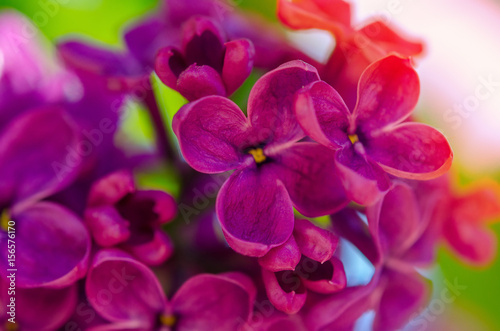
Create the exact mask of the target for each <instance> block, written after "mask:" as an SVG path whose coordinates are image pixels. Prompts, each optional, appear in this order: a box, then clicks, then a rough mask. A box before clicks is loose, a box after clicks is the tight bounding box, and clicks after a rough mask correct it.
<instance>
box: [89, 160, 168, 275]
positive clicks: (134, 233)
mask: <svg viewBox="0 0 500 331" xmlns="http://www.w3.org/2000/svg"><path fill="white" fill-rule="evenodd" d="M176 210H177V207H176V204H175V200H174V198H172V197H171V196H170V195H168V194H167V193H165V192H162V191H153V190H149V191H146V190H137V189H136V187H135V184H134V180H133V177H132V174H131V173H130V172H128V171H125V170H123V171H116V172H114V173H112V174H110V175H108V176H106V177H104V178H102V179H100V180H99V181H97V182H96V183H94V185H93V186H92V188H91V190H90V194H89V199H88V204H87V209H86V211H85V222H86V223H87V225H88V227H89V229H90V232H91V233H92V237H93V238H94V240H95V241H96V243H97V244H98V245H100V246H102V247H112V246H117V247H119V248H121V249H123V250H125V251H127V252H129V253H130V254H132V255H133V256H134V257H135V258H137V259H138V260H139V261H141V262H143V263H145V264H148V265H158V264H161V263H163V262H165V260H167V259H168V258H169V257H170V256H171V255H172V252H173V246H172V243H171V241H170V239H169V238H168V236H167V235H166V234H165V233H164V232H163V231H162V229H161V225H162V224H164V223H166V222H169V221H171V220H172V219H173V218H174V216H175V213H176Z"/></svg>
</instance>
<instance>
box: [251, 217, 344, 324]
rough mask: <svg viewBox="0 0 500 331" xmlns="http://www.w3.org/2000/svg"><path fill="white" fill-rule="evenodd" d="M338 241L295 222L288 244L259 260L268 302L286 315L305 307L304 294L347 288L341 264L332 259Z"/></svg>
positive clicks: (276, 248) (318, 230)
mask: <svg viewBox="0 0 500 331" xmlns="http://www.w3.org/2000/svg"><path fill="white" fill-rule="evenodd" d="M337 244H338V238H337V237H336V236H335V235H334V234H333V233H331V232H330V231H328V230H325V229H321V228H319V227H317V226H315V225H313V224H312V223H311V222H309V221H306V220H301V219H298V220H295V227H294V230H293V234H292V236H290V238H289V239H288V241H287V242H286V243H285V244H283V245H281V246H278V247H275V248H273V249H271V250H270V251H269V252H268V253H267V254H266V255H264V256H263V257H261V258H259V263H260V265H261V266H262V277H263V279H264V285H265V287H266V292H267V296H268V298H269V300H270V301H271V302H272V303H273V305H274V306H275V307H276V308H277V309H279V310H281V311H283V312H285V313H287V314H295V313H297V312H298V311H299V310H300V309H301V308H302V307H303V305H304V303H305V301H306V298H307V292H308V290H309V291H313V292H318V293H323V294H329V293H335V292H338V291H340V290H342V289H343V288H344V287H345V286H346V276H345V272H344V267H343V265H342V262H341V261H340V260H339V259H338V258H336V257H334V256H333V253H334V252H335V249H336V248H337Z"/></svg>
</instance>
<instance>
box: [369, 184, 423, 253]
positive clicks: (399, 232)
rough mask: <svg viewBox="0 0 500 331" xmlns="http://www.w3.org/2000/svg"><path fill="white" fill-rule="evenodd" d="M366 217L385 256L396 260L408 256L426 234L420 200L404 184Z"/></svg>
mask: <svg viewBox="0 0 500 331" xmlns="http://www.w3.org/2000/svg"><path fill="white" fill-rule="evenodd" d="M372 210H373V211H372ZM376 210H379V211H378V213H377V211H376ZM366 213H367V215H368V217H369V218H368V224H369V226H370V232H371V234H372V236H373V238H375V240H376V241H378V242H379V244H380V245H381V249H382V251H383V253H385V254H389V255H391V256H395V255H398V254H401V253H402V252H405V251H406V250H407V249H408V248H409V247H410V246H411V245H412V244H414V243H415V241H416V240H417V239H418V238H419V237H420V235H421V234H422V230H423V229H422V228H421V220H422V217H421V215H420V211H419V206H418V205H417V201H416V197H415V195H414V193H413V190H412V189H411V188H410V187H409V186H408V185H405V184H403V183H400V182H399V183H397V184H395V185H394V187H393V188H392V189H391V190H390V191H389V192H388V193H387V194H386V195H385V196H384V199H383V200H381V201H380V202H379V203H378V204H377V205H375V206H371V207H368V208H367V212H366Z"/></svg>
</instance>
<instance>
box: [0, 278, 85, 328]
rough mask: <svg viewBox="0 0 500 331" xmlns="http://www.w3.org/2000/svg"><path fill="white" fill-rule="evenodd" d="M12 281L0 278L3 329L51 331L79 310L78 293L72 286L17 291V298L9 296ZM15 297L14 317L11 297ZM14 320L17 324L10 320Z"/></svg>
mask: <svg viewBox="0 0 500 331" xmlns="http://www.w3.org/2000/svg"><path fill="white" fill-rule="evenodd" d="M9 286H10V281H9V280H3V279H0V290H1V294H0V295H1V297H0V298H1V300H0V301H1V302H2V307H1V308H0V314H1V315H0V316H1V317H0V327H1V329H2V330H18V331H28V330H39V331H52V330H57V329H58V328H59V327H61V326H63V324H64V323H65V322H66V320H67V319H68V318H69V317H70V316H71V315H72V314H73V312H74V311H75V309H76V304H77V298H78V291H77V285H76V284H73V285H71V286H68V287H64V288H57V289H54V288H44V287H38V288H33V289H24V288H16V289H15V295H13V296H9V295H8V291H9V290H8V289H9ZM11 297H12V298H15V301H14V307H15V308H14V309H13V312H14V314H12V315H11V314H9V312H10V311H11V308H10V307H9V305H12V304H11V301H10V298H11ZM11 317H14V319H13V320H14V321H15V324H13V323H11V322H9V321H8V319H10V318H11Z"/></svg>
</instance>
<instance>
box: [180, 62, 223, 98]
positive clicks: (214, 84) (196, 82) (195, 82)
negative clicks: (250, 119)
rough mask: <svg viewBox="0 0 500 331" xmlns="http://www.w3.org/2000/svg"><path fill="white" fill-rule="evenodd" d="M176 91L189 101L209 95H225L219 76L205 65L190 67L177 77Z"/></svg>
mask: <svg viewBox="0 0 500 331" xmlns="http://www.w3.org/2000/svg"><path fill="white" fill-rule="evenodd" d="M176 90H177V91H178V92H179V93H180V94H182V95H183V96H184V97H185V98H186V99H188V100H189V101H195V100H198V99H200V98H203V97H206V96H209V95H221V96H226V95H227V93H226V88H225V86H224V82H223V81H222V78H221V76H220V74H219V73H218V72H217V71H215V69H213V68H212V67H209V66H207V65H202V66H197V65H196V64H192V65H190V66H189V67H188V68H187V69H186V70H184V71H183V72H182V73H181V74H180V75H179V79H178V80H177V88H176Z"/></svg>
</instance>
